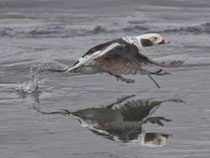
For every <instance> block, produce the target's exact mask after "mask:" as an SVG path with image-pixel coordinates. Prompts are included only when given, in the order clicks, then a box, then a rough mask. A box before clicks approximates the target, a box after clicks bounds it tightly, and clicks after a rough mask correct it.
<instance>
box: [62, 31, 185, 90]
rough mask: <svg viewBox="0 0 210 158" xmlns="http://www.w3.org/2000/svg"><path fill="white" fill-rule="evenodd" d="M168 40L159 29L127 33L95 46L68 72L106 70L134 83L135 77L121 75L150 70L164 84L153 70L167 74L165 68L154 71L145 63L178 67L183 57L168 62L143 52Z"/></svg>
mask: <svg viewBox="0 0 210 158" xmlns="http://www.w3.org/2000/svg"><path fill="white" fill-rule="evenodd" d="M168 43H169V42H168V41H166V40H164V39H163V38H162V37H161V35H159V34H157V33H149V34H144V35H139V36H125V37H122V38H120V39H116V40H112V41H109V42H106V43H102V44H99V45H97V46H95V47H93V48H91V49H90V50H88V51H87V52H86V53H85V54H84V55H83V56H82V57H81V58H79V60H78V61H77V62H76V63H75V64H74V65H73V66H72V67H71V68H67V69H66V72H79V73H83V74H95V73H100V72H106V73H108V74H110V75H112V76H114V77H116V78H117V80H120V81H123V82H126V83H134V80H131V79H127V78H124V77H122V76H121V75H128V74H133V75H135V74H146V75H148V76H149V78H150V79H151V80H152V81H153V82H154V83H155V85H156V86H157V87H158V88H160V86H159V85H158V83H157V82H156V81H155V80H154V79H153V78H152V77H151V74H154V75H163V74H164V73H162V69H160V70H158V71H156V72H151V71H148V70H147V69H146V68H145V67H144V66H145V65H147V64H152V65H156V66H162V67H176V66H179V65H181V64H182V63H183V61H172V62H170V63H168V64H166V63H165V62H162V63H158V62H156V61H154V60H152V59H150V58H148V57H147V56H145V55H143V54H142V53H141V49H142V48H143V47H149V46H157V45H162V44H168Z"/></svg>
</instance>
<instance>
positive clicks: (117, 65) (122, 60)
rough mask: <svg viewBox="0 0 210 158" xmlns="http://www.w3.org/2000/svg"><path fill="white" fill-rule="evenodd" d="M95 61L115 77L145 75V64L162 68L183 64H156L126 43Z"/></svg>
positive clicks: (175, 62)
mask: <svg viewBox="0 0 210 158" xmlns="http://www.w3.org/2000/svg"><path fill="white" fill-rule="evenodd" d="M95 61H96V62H97V63H98V64H99V65H101V66H102V67H103V69H104V70H107V71H108V72H111V73H113V74H117V75H120V74H140V73H147V71H146V70H145V69H144V68H143V66H145V65H147V64H152V65H157V66H162V67H175V66H179V65H181V64H182V63H183V61H172V62H170V63H165V62H162V63H158V62H156V61H153V60H152V59H150V58H148V57H146V56H145V55H143V54H141V53H139V50H138V48H137V47H136V46H135V45H132V44H128V43H125V44H122V43H121V45H118V46H116V47H114V48H113V49H111V50H110V51H108V52H106V53H105V54H104V55H103V56H101V57H99V58H97V59H95Z"/></svg>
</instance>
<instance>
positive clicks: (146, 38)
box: [136, 33, 169, 47]
mask: <svg viewBox="0 0 210 158" xmlns="http://www.w3.org/2000/svg"><path fill="white" fill-rule="evenodd" d="M136 39H137V40H138V41H139V42H140V43H141V44H142V46H143V47H148V46H157V45H160V44H168V43H169V42H168V41H166V40H164V39H163V38H162V37H161V35H159V34H157V33H149V34H144V35H140V36H136Z"/></svg>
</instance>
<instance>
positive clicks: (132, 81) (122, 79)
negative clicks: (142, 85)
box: [108, 72, 135, 83]
mask: <svg viewBox="0 0 210 158" xmlns="http://www.w3.org/2000/svg"><path fill="white" fill-rule="evenodd" d="M108 73H109V74H110V75H112V76H114V77H116V79H117V81H118V80H120V81H122V82H126V83H134V82H135V80H132V79H127V78H124V77H122V76H120V75H116V74H113V73H111V72H108Z"/></svg>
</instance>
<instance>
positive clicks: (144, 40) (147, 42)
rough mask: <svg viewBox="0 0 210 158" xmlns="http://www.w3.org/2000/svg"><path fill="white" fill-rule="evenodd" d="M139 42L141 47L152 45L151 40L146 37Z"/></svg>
mask: <svg viewBox="0 0 210 158" xmlns="http://www.w3.org/2000/svg"><path fill="white" fill-rule="evenodd" d="M141 44H142V46H143V47H148V46H152V42H151V41H150V40H148V39H141Z"/></svg>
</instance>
